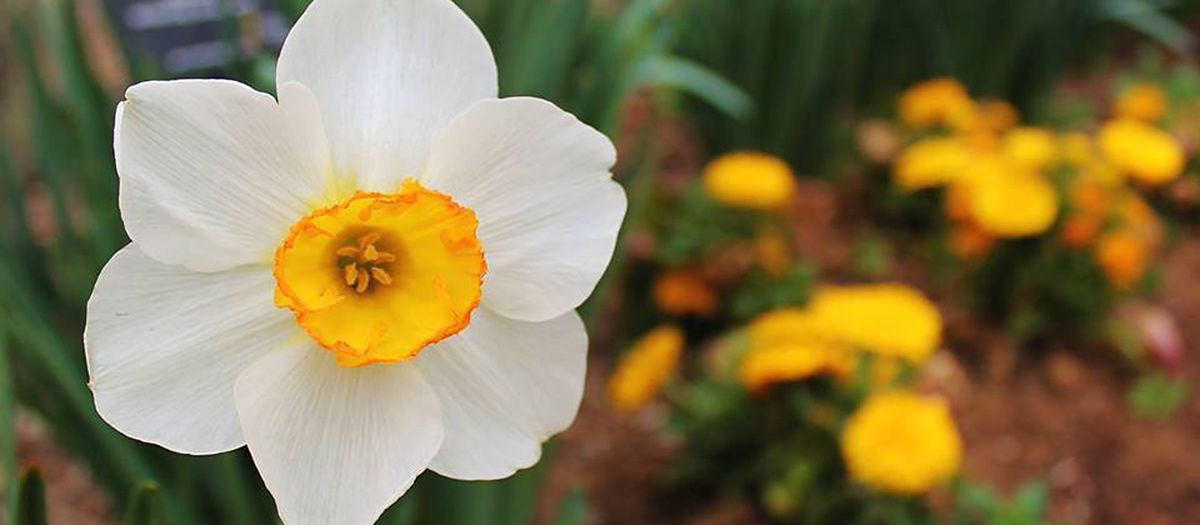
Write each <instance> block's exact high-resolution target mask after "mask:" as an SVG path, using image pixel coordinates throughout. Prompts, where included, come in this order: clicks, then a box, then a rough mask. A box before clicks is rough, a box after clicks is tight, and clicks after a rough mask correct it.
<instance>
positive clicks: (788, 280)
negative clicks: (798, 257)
mask: <svg viewBox="0 0 1200 525" xmlns="http://www.w3.org/2000/svg"><path fill="white" fill-rule="evenodd" d="M816 280H817V268H816V266H815V265H812V264H809V263H807V262H803V261H801V262H797V263H795V264H792V266H791V267H790V268H789V269H788V271H787V273H785V274H783V275H780V276H773V275H770V274H768V273H767V272H765V271H762V270H758V269H755V270H752V271H751V272H750V273H749V274H747V275H746V277H745V278H743V279H742V281H741V283H740V284H739V286H737V288H736V289H735V290H734V292H733V297H732V298H731V304H730V314H731V315H732V316H733V318H734V319H737V320H739V321H745V320H749V319H751V318H753V317H755V316H757V315H759V314H762V313H766V312H768V311H770V310H774V309H776V308H783V307H786V306H802V305H804V304H805V303H807V302H808V299H809V297H810V296H812V290H813V287H814V286H815V284H816Z"/></svg>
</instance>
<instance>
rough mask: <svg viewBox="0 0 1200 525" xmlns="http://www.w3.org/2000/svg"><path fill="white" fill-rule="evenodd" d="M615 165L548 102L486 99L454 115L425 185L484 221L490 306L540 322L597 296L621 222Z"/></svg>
mask: <svg viewBox="0 0 1200 525" xmlns="http://www.w3.org/2000/svg"><path fill="white" fill-rule="evenodd" d="M615 160H616V151H615V150H614V149H613V145H612V142H610V141H609V140H608V138H606V137H605V136H604V135H602V134H601V133H600V132H598V131H596V130H594V129H592V128H590V127H588V126H587V125H585V124H583V123H581V122H579V120H578V119H576V118H575V117H574V116H572V115H571V114H569V113H566V112H564V111H562V110H560V109H558V108H557V107H555V106H554V105H553V104H551V103H549V102H546V101H544V100H539V99H534V98H510V99H504V100H489V101H484V102H480V103H479V104H476V105H475V106H473V107H471V109H469V110H467V111H466V112H465V113H464V114H463V115H461V116H460V117H459V118H457V119H455V121H454V122H453V123H452V124H451V125H450V127H449V128H447V129H446V131H445V133H443V134H442V136H441V137H439V138H438V140H437V142H436V143H434V147H433V151H432V152H431V153H430V158H429V162H428V163H427V164H426V167H425V170H424V172H423V176H422V182H423V183H425V184H426V185H427V186H429V187H431V188H434V189H437V190H440V191H443V192H446V193H448V194H450V195H451V196H452V197H453V198H454V199H455V200H456V201H458V202H459V203H461V204H463V205H465V206H467V207H470V208H471V209H473V210H475V213H476V215H477V216H478V217H479V239H480V241H482V243H483V249H484V254H485V257H487V263H488V272H487V275H486V277H485V282H484V294H483V301H484V304H486V305H487V306H488V307H489V308H492V309H493V310H495V311H497V312H500V313H501V314H504V315H506V316H508V317H512V318H515V319H523V320H526V321H544V320H546V319H552V318H554V317H557V316H559V315H562V314H563V313H564V312H566V311H568V310H571V309H573V308H575V307H576V306H579V304H580V303H582V302H583V300H584V299H586V298H587V296H588V295H590V294H591V293H592V289H593V288H594V287H595V286H596V282H597V281H598V280H599V279H600V276H601V275H602V274H603V273H604V269H605V268H606V267H607V266H608V261H609V259H610V258H611V257H612V253H613V246H614V244H615V243H616V240H617V231H618V229H619V228H620V226H621V219H622V218H623V217H624V216H625V191H624V190H623V189H622V188H621V187H620V186H619V185H618V184H616V183H615V182H613V181H612V176H611V175H610V174H609V170H610V169H611V168H612V165H613V163H614V162H615Z"/></svg>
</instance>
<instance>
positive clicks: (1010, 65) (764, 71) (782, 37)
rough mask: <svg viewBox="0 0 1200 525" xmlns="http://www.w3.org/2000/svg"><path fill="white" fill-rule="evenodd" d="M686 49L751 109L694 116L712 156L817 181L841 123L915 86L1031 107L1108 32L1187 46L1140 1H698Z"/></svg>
mask: <svg viewBox="0 0 1200 525" xmlns="http://www.w3.org/2000/svg"><path fill="white" fill-rule="evenodd" d="M678 8H679V11H680V17H681V18H682V20H683V23H682V28H683V33H682V35H681V36H680V39H681V43H680V54H681V55H682V56H684V57H686V58H688V59H691V60H693V61H695V62H696V63H699V64H703V65H705V66H708V67H709V68H711V69H713V70H715V71H716V72H717V73H718V74H721V75H722V76H724V77H726V78H728V79H730V80H731V81H733V83H734V84H735V85H737V86H738V87H740V88H741V89H742V90H743V91H745V92H746V93H747V94H749V95H750V97H751V98H752V99H753V100H754V101H755V111H754V113H753V114H752V115H751V116H750V117H749V118H748V119H736V120H735V119H730V118H729V117H727V116H722V115H719V114H716V113H715V112H712V111H711V110H709V109H708V108H706V107H697V108H694V109H695V111H693V113H694V115H695V120H696V121H697V123H698V124H699V125H700V127H701V129H702V130H703V131H704V132H705V136H706V138H707V139H708V141H709V142H710V143H711V145H712V147H713V149H714V150H715V151H718V152H722V151H728V150H733V149H757V150H763V151H766V152H769V153H774V154H776V155H779V156H782V157H784V158H785V159H787V160H788V161H789V162H791V163H792V164H793V166H795V167H797V168H798V170H799V171H801V172H805V173H813V172H817V171H818V170H819V169H820V168H821V167H822V166H824V162H825V161H826V160H828V159H829V158H830V156H831V152H834V151H837V150H836V149H835V148H833V147H832V146H833V145H834V144H835V143H840V142H847V141H848V140H849V130H848V129H847V128H846V127H845V126H844V125H843V124H842V123H843V122H845V119H843V118H842V117H843V115H844V114H845V113H847V112H852V111H853V110H854V109H855V108H856V107H858V106H864V105H865V106H875V107H876V108H880V107H891V104H892V97H893V96H894V95H895V94H896V93H897V92H899V91H900V90H901V89H903V88H905V87H907V86H909V85H911V84H912V83H913V82H915V81H917V80H922V79H925V78H929V77H933V76H941V75H950V76H954V77H956V78H959V79H962V80H963V81H964V82H966V83H967V85H968V86H969V87H970V88H971V91H972V92H973V93H975V94H979V95H987V96H994V97H1001V98H1005V99H1008V100H1013V101H1015V102H1017V103H1018V104H1019V105H1021V106H1023V107H1025V108H1029V107H1030V106H1031V104H1033V103H1035V102H1038V98H1039V96H1040V95H1041V94H1042V93H1044V92H1045V91H1046V90H1047V89H1049V87H1050V86H1051V85H1053V82H1054V81H1055V80H1056V79H1058V78H1061V76H1063V75H1065V74H1068V73H1070V72H1071V69H1072V65H1074V64H1078V63H1080V62H1081V61H1086V60H1087V59H1088V58H1090V57H1096V56H1101V55H1102V54H1103V53H1104V52H1105V51H1106V50H1107V49H1108V48H1109V46H1108V44H1109V43H1110V41H1112V40H1113V39H1112V37H1111V35H1112V33H1113V31H1112V29H1113V28H1114V27H1124V28H1132V29H1134V30H1136V31H1139V32H1142V33H1144V34H1147V35H1149V36H1151V37H1152V38H1154V39H1155V40H1156V41H1158V42H1159V43H1161V44H1162V45H1163V46H1165V47H1167V48H1169V49H1172V50H1176V51H1182V50H1184V49H1186V47H1187V45H1188V44H1189V42H1190V37H1189V36H1188V33H1187V31H1186V29H1185V28H1183V26H1181V25H1180V24H1179V23H1177V22H1174V21H1173V20H1172V19H1171V18H1169V17H1168V16H1167V15H1166V14H1165V9H1166V7H1165V6H1163V5H1162V3H1152V2H1145V1H1143V0H1105V1H1095V0H974V1H971V2H962V1H958V0H904V1H892V2H889V1H882V0H842V1H834V0H745V1H740V2H728V1H725V0H693V1H688V2H680V3H679V6H678Z"/></svg>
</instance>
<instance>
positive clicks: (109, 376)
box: [83, 244, 304, 454]
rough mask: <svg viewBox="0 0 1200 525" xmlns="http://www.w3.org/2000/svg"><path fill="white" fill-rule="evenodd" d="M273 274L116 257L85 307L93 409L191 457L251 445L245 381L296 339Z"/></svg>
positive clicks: (135, 253) (132, 248)
mask: <svg viewBox="0 0 1200 525" xmlns="http://www.w3.org/2000/svg"><path fill="white" fill-rule="evenodd" d="M271 279H272V278H271V273H270V269H269V268H266V267H241V268H236V269H233V270H228V271H224V272H217V273H198V272H193V271H191V270H188V269H186V268H183V267H181V266H168V265H164V264H162V263H160V262H157V261H155V260H153V259H151V258H150V257H148V256H146V254H144V253H142V251H141V250H140V249H138V247H137V246H136V245H133V244H131V245H129V246H126V247H125V248H124V249H123V250H121V251H119V252H117V254H116V255H114V256H113V258H112V260H110V261H109V262H108V264H107V265H105V267H104V270H103V271H101V272H100V278H99V279H98V280H97V281H96V289H95V291H94V292H93V293H92V298H91V300H90V301H88V309H87V310H88V311H87V313H88V319H87V327H86V328H85V329H84V334H83V341H84V348H85V349H86V352H87V364H88V373H89V375H90V376H91V381H90V383H89V384H90V385H91V387H92V393H93V395H94V396H95V400H96V410H97V411H98V412H99V413H100V416H101V417H103V418H104V420H105V421H108V423H109V424H110V425H112V426H113V427H115V428H116V429H117V430H120V431H121V432H122V433H124V434H127V435H129V436H130V437H132V438H134V439H139V440H142V441H147V442H150V443H155V444H158V445H161V446H163V447H166V448H168V449H171V450H174V451H176V452H183V453H188V454H213V453H217V452H223V451H226V450H232V449H235V448H238V447H240V446H242V445H244V444H245V440H244V438H243V437H242V429H241V425H240V424H239V423H238V419H237V412H236V410H235V408H234V402H233V386H234V382H235V381H236V379H237V376H238V374H240V373H241V372H242V370H244V369H245V368H246V367H247V366H249V365H250V363H252V362H254V361H255V360H257V359H258V358H260V357H262V356H264V355H266V354H267V353H269V352H270V351H271V350H274V349H276V348H279V347H281V346H285V345H286V344H288V343H289V341H290V339H292V338H296V337H303V336H304V334H303V332H300V331H299V330H298V329H297V328H296V321H295V319H294V318H293V317H292V316H291V315H288V314H286V313H284V312H283V311H281V310H278V309H276V308H275V307H274V306H273V304H272V290H273V286H274V282H273V281H272V280H271Z"/></svg>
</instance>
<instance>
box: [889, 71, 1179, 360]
mask: <svg viewBox="0 0 1200 525" xmlns="http://www.w3.org/2000/svg"><path fill="white" fill-rule="evenodd" d="M1164 106H1165V102H1164V98H1163V94H1162V92H1161V91H1160V90H1159V89H1158V87H1157V86H1154V85H1150V84H1138V85H1133V86H1130V87H1129V88H1128V89H1126V90H1125V91H1123V92H1121V93H1120V96H1119V97H1118V98H1117V102H1116V103H1115V104H1114V109H1113V112H1112V115H1111V117H1110V118H1109V119H1108V120H1107V121H1105V122H1103V123H1102V124H1101V125H1100V126H1099V129H1098V130H1096V131H1095V132H1094V133H1089V132H1088V131H1086V128H1076V129H1070V130H1066V131H1063V132H1056V131H1053V130H1050V129H1047V128H1038V127H1029V126H1021V125H1020V124H1019V118H1018V115H1017V112H1016V110H1015V109H1013V108H1012V107H1011V106H1009V105H1007V104H1006V103H1004V102H1003V101H998V100H974V99H972V98H971V97H970V96H969V94H968V93H967V90H966V89H965V87H964V86H962V85H961V84H959V83H958V82H956V81H954V80H952V79H948V78H940V79H934V80H930V81H925V82H921V83H918V84H916V85H914V86H913V87H912V88H910V89H909V90H908V91H906V92H905V93H904V94H903V95H902V96H901V97H900V99H899V105H898V113H899V120H900V122H901V124H900V125H899V126H897V127H896V129H898V130H900V131H898V133H900V134H902V136H904V137H905V139H904V142H906V143H907V144H908V145H907V146H905V147H904V148H903V150H902V151H900V152H899V153H898V154H897V155H896V156H895V157H894V159H893V160H892V178H893V181H894V184H895V187H896V188H898V189H899V193H897V194H894V196H893V197H892V198H891V202H893V203H896V202H897V201H899V205H897V206H895V207H894V209H892V210H891V211H889V212H887V213H892V214H894V213H896V210H907V211H901V212H900V215H901V216H903V215H905V214H908V215H912V214H914V213H915V214H916V215H925V216H926V217H925V218H923V219H921V220H918V221H915V223H916V224H923V225H926V226H930V227H929V228H922V230H923V231H925V232H926V234H928V233H932V234H934V235H935V236H938V235H944V237H943V238H944V245H943V246H944V247H945V251H944V252H943V253H945V252H948V253H949V254H950V255H951V256H952V257H953V259H954V260H956V261H957V262H958V264H957V267H958V268H959V269H960V270H961V272H959V273H961V274H963V275H964V276H965V278H966V279H967V280H968V282H969V283H970V285H971V286H970V287H969V291H970V297H969V299H970V302H971V304H973V305H975V306H976V307H977V308H978V309H979V311H981V312H983V313H985V314H986V315H989V316H991V317H993V318H995V319H999V320H1000V321H1001V322H1003V323H1005V324H1006V325H1007V326H1008V327H1009V328H1010V329H1012V330H1013V333H1014V334H1015V335H1017V336H1018V338H1019V339H1022V340H1034V339H1041V338H1045V337H1047V336H1050V335H1052V334H1053V335H1057V336H1072V335H1075V336H1085V337H1091V338H1096V339H1098V338H1102V337H1104V336H1105V335H1106V333H1107V330H1106V326H1107V323H1108V321H1109V314H1110V313H1111V309H1112V306H1113V305H1114V304H1115V303H1116V301H1118V300H1120V299H1123V298H1126V297H1131V296H1137V295H1140V294H1142V293H1144V292H1145V291H1147V290H1150V289H1152V287H1153V284H1154V275H1155V261H1157V258H1156V255H1157V253H1158V251H1159V250H1160V248H1161V246H1162V244H1163V242H1164V227H1163V225H1162V221H1161V220H1160V218H1159V216H1158V214H1157V213H1156V212H1155V210H1154V209H1153V208H1152V207H1151V206H1150V204H1148V202H1147V201H1146V199H1145V198H1144V196H1143V195H1145V194H1154V193H1156V192H1160V191H1162V190H1161V189H1162V188H1163V187H1165V186H1168V185H1169V184H1171V183H1173V182H1174V181H1176V180H1177V179H1178V178H1179V176H1180V175H1181V174H1182V173H1183V169H1184V164H1185V158H1184V150H1183V147H1182V145H1181V144H1180V143H1179V142H1178V140H1176V139H1175V138H1174V136H1172V135H1171V134H1170V133H1168V132H1167V131H1165V130H1163V129H1162V128H1160V127H1158V126H1157V125H1156V123H1157V122H1159V121H1160V120H1161V119H1162V117H1163V114H1164V109H1165V108H1164ZM885 202H886V201H885ZM885 208H886V206H885ZM901 222H903V221H901ZM907 222H908V223H910V224H911V223H914V221H907ZM918 235H920V234H918Z"/></svg>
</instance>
